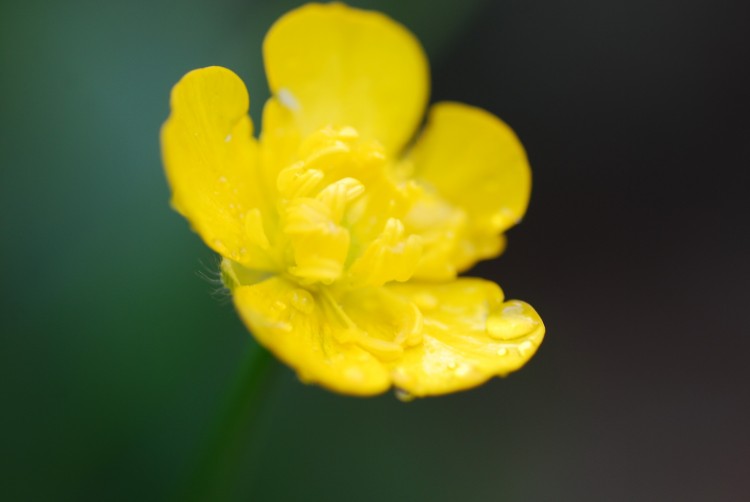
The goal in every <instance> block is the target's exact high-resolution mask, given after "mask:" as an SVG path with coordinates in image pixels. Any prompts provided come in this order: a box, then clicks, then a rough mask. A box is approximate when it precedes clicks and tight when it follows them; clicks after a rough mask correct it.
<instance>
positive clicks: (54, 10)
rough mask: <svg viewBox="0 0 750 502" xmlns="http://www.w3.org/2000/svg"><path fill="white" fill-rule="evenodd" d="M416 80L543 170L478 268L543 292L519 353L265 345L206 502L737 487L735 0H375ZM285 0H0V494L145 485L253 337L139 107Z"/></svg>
mask: <svg viewBox="0 0 750 502" xmlns="http://www.w3.org/2000/svg"><path fill="white" fill-rule="evenodd" d="M352 3H353V4H355V5H359V6H364V7H368V8H376V9H378V10H383V11H385V12H387V13H389V14H390V15H391V16H393V17H394V18H396V19H398V20H400V21H401V22H402V23H404V24H406V25H407V26H408V27H410V28H411V29H412V30H413V31H414V32H415V33H416V34H417V36H418V37H419V38H420V39H421V40H422V42H423V43H424V44H425V46H426V49H427V51H428V54H429V56H430V60H431V63H432V69H433V92H432V96H433V100H443V99H451V100H457V101H463V102H468V103H470V104H474V105H478V106H481V107H483V108H486V109H488V110H490V111H492V112H494V113H495V114H497V115H499V116H500V117H502V118H503V119H504V120H506V121H507V122H508V123H509V124H511V125H512V126H513V128H514V129H515V130H516V131H517V133H518V134H519V136H520V137H521V139H522V141H523V142H524V144H525V145H526V148H527V150H528V153H529V157H530V159H531V163H532V168H533V172H534V183H535V186H534V191H533V193H532V200H531V206H530V209H529V212H528V214H527V217H526V219H525V221H524V222H523V224H522V225H521V226H519V227H517V228H516V229H514V230H512V231H511V232H510V235H509V237H510V245H509V248H508V250H507V252H506V253H505V255H504V256H502V257H501V258H500V259H499V260H496V261H493V262H489V263H485V264H483V265H481V266H480V267H478V269H477V270H475V271H474V273H475V274H478V275H482V276H484V277H488V278H491V279H493V280H496V281H498V282H499V283H500V284H501V285H502V286H503V288H504V290H505V291H506V293H507V294H508V296H510V297H515V298H522V299H524V300H527V301H528V302H530V303H531V304H532V305H534V306H535V307H536V308H537V310H538V311H539V312H540V313H541V315H542V317H543V319H544V320H545V323H546V325H547V338H546V340H545V342H544V344H543V345H542V347H541V349H540V351H539V353H538V354H537V356H536V357H535V358H534V359H533V360H532V361H531V362H530V363H529V364H528V366H527V367H526V368H525V369H524V370H522V371H520V372H518V373H516V374H513V375H511V376H510V377H508V378H506V379H504V380H500V379H498V380H494V381H492V382H490V383H488V384H487V385H485V386H483V387H481V388H479V389H476V390H473V391H470V392H465V393H461V394H457V395H451V396H446V397H441V398H436V399H425V400H419V401H415V402H412V403H408V404H404V403H401V402H399V401H397V400H396V399H394V397H393V396H392V395H386V396H383V397H379V398H375V399H367V400H362V399H355V398H347V397H341V396H338V395H334V394H330V393H328V392H326V391H323V390H321V389H318V388H316V387H308V386H305V385H303V384H300V383H299V382H298V381H297V380H296V378H295V377H294V375H293V374H292V373H291V371H289V370H288V369H286V368H282V369H280V370H279V371H278V376H277V377H276V379H275V380H274V383H273V392H272V393H271V395H270V397H269V398H268V400H267V402H266V404H265V407H264V408H263V410H262V412H261V414H260V416H259V417H258V418H257V421H256V423H255V425H254V427H255V429H256V431H255V435H254V436H253V437H252V438H250V439H247V438H245V439H243V443H242V444H240V445H238V447H239V450H240V451H241V452H243V453H242V454H241V455H240V465H239V468H238V470H237V473H236V475H235V474H234V473H230V474H229V475H228V477H229V478H230V481H229V482H228V485H227V486H228V488H227V492H226V496H225V497H224V498H226V499H227V500H301V501H302V500H304V501H308V500H326V501H351V500H358V501H375V500H430V501H454V500H466V501H475V500H476V501H483V500H507V501H581V500H586V501H588V500H592V501H600V500H607V501H620V500H622V501H632V500H639V501H643V500H649V501H650V500H653V501H664V500H681V501H692V500H695V501H707V500H711V501H734V500H737V501H740V500H748V497H750V479H749V478H750V470H749V467H750V432H749V427H748V425H749V424H750V400H749V399H748V390H747V389H748V381H750V379H749V378H748V371H747V370H746V367H747V365H748V363H747V358H748V354H750V336H749V335H750V330H749V329H748V327H749V326H748V322H747V320H746V311H747V310H748V300H750V294H748V289H747V287H748V278H750V267H749V266H748V253H749V252H750V237H749V236H748V229H749V228H750V226H749V225H748V220H747V216H748V211H747V209H748V200H747V199H748V198H747V191H748V189H749V188H750V175H748V167H750V166H749V165H748V161H749V160H750V122H749V121H748V119H747V117H748V114H749V113H750V98H749V97H748V89H750V71H749V66H750V30H749V29H748V25H749V21H750V16H748V13H749V12H748V8H747V7H745V6H744V3H743V2H738V1H734V2H733V1H730V0H714V1H707V0H661V1H646V0H576V1H570V2H555V1H551V0H497V1H491V2H490V1H482V0H463V1H458V0H457V1H455V2H448V1H444V2H436V1H426V0H425V1H412V2H398V1H396V0H392V1H383V2H376V1H370V2H352ZM294 5H298V3H296V2H291V1H276V2H271V1H255V2H251V1H242V0H218V1H212V2H208V1H206V2H199V1H197V0H188V1H182V2H177V1H173V0H172V1H170V0H152V1H149V2H142V1H131V2H122V3H114V2H102V1H93V0H92V1H87V0H72V1H68V2H55V1H52V0H27V1H24V2H21V1H8V0H0V168H1V169H2V171H1V172H0V225H1V226H0V229H1V230H2V246H0V257H1V258H2V260H1V263H2V266H3V274H2V282H1V285H0V288H2V316H1V317H0V322H1V323H2V324H1V325H0V327H1V329H2V339H1V341H0V343H1V346H0V391H1V392H2V393H1V394H0V403H1V406H2V410H1V411H0V448H1V452H2V457H0V462H2V464H1V465H0V498H2V499H3V500H13V501H15V500H24V501H25V500H34V501H37V500H75V501H83V500H86V501H88V500H164V499H166V498H167V497H168V496H169V495H170V494H172V493H174V491H175V489H176V487H177V486H178V485H179V484H180V483H181V482H182V481H181V480H182V479H183V478H184V476H185V472H187V471H186V470H187V469H188V466H189V465H190V464H191V462H193V461H194V458H195V456H196V454H197V453H196V452H197V451H198V450H199V449H200V444H201V442H202V441H205V437H206V435H207V433H208V430H209V429H210V427H211V424H212V423H213V422H214V420H215V415H216V414H217V409H219V408H220V407H221V403H222V402H224V400H225V399H226V393H227V389H228V388H229V387H231V385H232V384H231V382H232V381H233V380H234V379H235V378H236V375H237V374H238V372H239V367H240V365H241V361H242V359H243V358H244V357H245V355H244V354H245V353H246V352H247V351H249V350H252V349H253V342H252V340H251V338H250V336H249V335H248V334H247V332H246V330H245V329H244V328H243V326H242V325H241V323H240V322H239V321H238V319H237V316H236V315H235V313H234V312H233V310H232V307H231V304H230V303H228V302H227V301H222V300H221V299H216V298H215V297H214V296H212V291H213V290H214V288H215V285H213V284H211V283H210V282H209V281H207V280H206V279H204V278H202V277H200V275H201V274H205V275H208V276H209V277H211V276H214V277H215V274H214V270H215V268H216V264H217V260H216V259H215V257H214V256H213V255H212V253H211V252H210V251H208V250H207V249H206V248H205V247H204V246H203V244H202V243H201V242H200V240H199V239H198V237H197V236H196V235H194V234H192V233H191V232H190V231H189V230H188V225H187V224H186V223H185V222H184V221H183V220H182V218H180V217H179V216H178V215H177V214H176V213H174V212H173V211H171V210H170V208H169V206H168V199H169V191H168V188H167V186H166V183H165V180H164V176H163V173H162V168H161V162H160V154H159V144H158V130H159V127H160V125H161V123H162V122H163V120H164V119H165V118H166V116H167V113H168V93H169V90H170V88H171V86H172V85H173V84H174V83H175V82H177V80H178V79H179V78H180V77H181V76H182V75H183V74H184V73H185V72H187V71H188V70H190V69H193V68H197V67H201V66H207V65H211V64H219V65H223V66H227V67H229V68H232V69H234V70H235V71H236V72H237V73H238V74H239V75H240V76H242V77H243V79H244V80H245V82H246V83H247V84H248V87H249V89H250V92H251V100H252V105H251V106H252V109H253V111H252V113H253V116H254V118H255V119H256V123H258V122H257V121H258V119H259V112H260V110H261V104H262V102H263V101H264V100H265V98H266V96H267V91H266V89H265V87H266V83H265V78H264V76H263V68H262V61H261V52H260V44H261V41H262V38H263V35H264V34H265V32H266V30H267V29H268V27H269V26H270V25H271V23H272V22H273V20H274V19H276V18H277V17H278V16H279V15H281V14H282V13H283V12H285V11H286V10H288V9H289V8H290V7H292V6H294Z"/></svg>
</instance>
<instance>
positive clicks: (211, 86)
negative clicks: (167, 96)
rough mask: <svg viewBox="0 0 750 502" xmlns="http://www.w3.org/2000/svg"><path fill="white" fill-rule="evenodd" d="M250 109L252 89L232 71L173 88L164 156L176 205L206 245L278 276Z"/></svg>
mask: <svg viewBox="0 0 750 502" xmlns="http://www.w3.org/2000/svg"><path fill="white" fill-rule="evenodd" d="M248 107H249V98H248V94H247V90H246V88H245V85H244V84H243V83H242V81H241V80H240V78H239V77H237V75H235V74H234V73H232V72H231V71H230V70H227V69H225V68H221V67H209V68H203V69H199V70H194V71H191V72H190V73H188V74H187V75H185V76H184V77H183V78H182V80H180V81H179V82H178V83H177V85H175V86H174V88H173V89H172V96H171V108H172V111H171V114H170V116H169V119H168V120H167V121H166V123H165V124H164V126H163V128H162V131H161V144H162V156H163V160H164V168H165V171H166V174H167V179H168V180H169V184H170V185H171V187H172V205H173V206H174V208H175V209H176V210H177V211H178V212H180V213H181V214H182V215H183V216H185V218H187V219H188V220H189V221H190V223H191V224H192V226H193V229H194V230H195V231H196V232H197V233H198V234H199V235H200V236H201V237H202V238H203V240H204V241H205V242H206V244H207V245H208V246H209V247H211V248H212V249H213V250H214V251H216V252H218V253H219V254H221V255H222V256H224V257H227V258H231V259H233V260H235V261H238V262H240V263H243V264H245V265H248V266H252V267H254V268H261V269H271V268H273V266H274V265H273V263H272V261H270V260H269V257H268V249H269V243H268V235H267V229H266V228H265V227H266V226H267V224H268V220H267V215H268V213H269V212H268V211H267V209H266V203H265V202H264V197H265V196H264V194H263V190H262V189H260V187H259V186H258V183H257V181H256V178H257V175H256V174H255V173H256V172H257V171H258V169H259V167H258V146H257V142H256V140H255V139H254V138H253V136H252V133H253V126H252V122H251V120H250V118H249V117H248V115H247V112H248Z"/></svg>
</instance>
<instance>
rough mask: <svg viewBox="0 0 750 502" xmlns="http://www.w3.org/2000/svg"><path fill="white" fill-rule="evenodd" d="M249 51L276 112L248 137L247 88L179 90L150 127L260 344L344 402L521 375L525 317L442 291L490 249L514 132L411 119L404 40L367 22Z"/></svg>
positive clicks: (507, 212) (296, 27) (510, 172)
mask: <svg viewBox="0 0 750 502" xmlns="http://www.w3.org/2000/svg"><path fill="white" fill-rule="evenodd" d="M263 53H264V59H265V65H266V71H267V74H268V81H269V83H270V87H271V91H272V93H273V97H272V98H271V99H269V100H268V101H267V102H266V104H265V108H264V110H263V124H262V125H263V127H262V132H261V134H260V137H259V139H255V138H254V137H253V125H252V122H251V120H250V118H249V117H248V115H247V112H248V109H249V98H248V94H247V90H246V89H245V86H244V84H243V83H242V81H241V80H240V79H239V78H238V77H237V76H236V75H235V74H234V73H232V72H231V71H229V70H227V69H225V68H219V67H210V68H203V69H199V70H195V71H192V72H190V73H188V74H187V75H185V77H183V78H182V80H181V81H180V82H179V83H178V84H177V85H176V86H175V87H174V89H173V90H172V97H171V108H172V112H171V115H170V117H169V119H168V120H167V122H166V123H165V124H164V127H163V129H162V150H163V158H164V165H165V169H166V173H167V177H168V179H169V183H170V185H171V187H172V191H173V198H172V204H173V206H174V208H175V209H176V210H177V211H179V212H180V213H181V214H182V215H184V216H185V217H186V218H187V219H188V220H189V221H190V223H191V224H192V227H193V229H194V230H195V231H196V232H197V233H198V234H199V235H200V236H201V237H202V238H203V240H204V241H205V243H206V244H207V245H208V246H209V247H211V248H212V249H213V250H215V251H216V252H217V253H219V254H220V255H221V256H222V257H223V261H222V266H221V269H222V276H223V279H224V283H225V284H226V285H227V287H228V288H230V289H231V291H232V296H233V299H234V303H235V306H236V308H237V310H238V311H239V313H240V315H241V317H242V319H243V320H244V322H245V324H246V325H247V326H248V328H249V329H250V330H251V331H252V333H253V334H254V336H255V337H256V338H257V340H258V342H260V343H261V344H262V345H264V346H265V347H267V348H268V349H269V350H270V351H272V352H273V353H274V354H275V355H276V356H277V357H278V358H279V359H281V360H283V361H284V362H285V363H287V364H288V365H290V366H292V367H293V368H294V369H296V371H297V373H298V375H299V377H300V378H301V379H302V380H303V381H306V382H314V383H317V384H320V385H323V386H325V387H327V388H329V389H332V390H334V391H338V392H341V393H346V394H356V395H372V394H377V393H380V392H383V391H385V390H387V389H388V388H390V387H391V386H395V387H396V388H397V389H398V390H400V391H401V392H402V393H406V394H407V395H410V396H426V395H434V394H443V393H447V392H453V391H457V390H462V389H466V388H470V387H473V386H476V385H479V384H481V383H483V382H485V381H486V380H488V379H489V378H491V377H493V376H498V375H499V376H503V375H506V374H507V373H509V372H511V371H514V370H517V369H519V368H520V367H521V366H523V365H524V364H525V363H526V361H528V360H529V358H530V357H531V356H532V355H533V354H534V352H535V351H536V349H537V347H538V346H539V344H540V343H541V341H542V338H543V336H544V326H543V324H542V321H541V319H540V318H539V316H538V315H537V314H536V312H535V311H534V310H533V309H532V308H531V307H530V306H529V305H527V304H525V303H523V302H520V301H507V302H504V299H503V293H502V291H501V290H500V288H499V287H498V286H497V285H496V284H494V283H492V282H489V281H485V280H482V279H474V278H457V274H458V273H460V272H462V271H465V270H466V269H468V268H469V267H471V266H472V265H474V264H475V263H476V262H477V261H478V260H482V259H486V258H490V257H493V256H497V255H498V254H500V252H501V251H502V250H503V247H504V243H505V240H504V237H503V236H502V233H503V232H504V231H505V230H507V229H508V228H509V227H511V226H512V225H514V224H515V223H516V222H518V221H519V220H520V218H521V216H522V215H523V213H524V211H525V210H526V205H527V202H528V198H529V192H530V186H531V181H530V172H529V167H528V163H527V160H526V156H525V153H524V151H523V148H522V146H521V144H520V143H519V141H518V139H517V138H516V136H515V135H514V134H513V132H512V131H511V130H510V128H508V126H506V125H505V124H504V123H503V122H501V121H500V120H499V119H497V118H496V117H494V116H493V115H491V114H489V113H487V112H485V111H483V110H480V109H477V108H473V107H470V106H467V105H463V104H458V103H439V104H437V105H434V106H433V107H432V109H431V111H430V114H429V116H428V121H427V125H426V127H425V128H424V130H423V131H422V132H421V133H420V134H419V135H418V137H417V138H416V141H414V142H413V146H409V145H411V143H410V141H411V140H412V139H413V136H414V135H415V131H416V130H417V126H418V125H419V123H420V121H421V119H422V115H423V113H424V110H425V106H426V102H427V98H428V90H429V89H428V87H429V70H428V66H427V60H426V57H425V55H424V53H423V50H422V48H421V46H420V45H419V42H418V41H417V40H416V39H415V38H414V36H413V35H412V34H411V33H409V31H407V30H406V29H405V28H404V27H403V26H401V25H399V24H397V23H396V22H394V21H393V20H391V19H389V18H387V17H385V16H383V15H382V14H379V13H375V12H368V11H363V10H358V9H352V8H349V7H347V6H345V5H342V4H326V5H320V4H309V5H306V6H304V7H301V8H299V9H296V10H294V11H291V12H289V13H287V14H286V15H284V16H283V17H282V18H281V19H279V20H278V21H277V22H276V23H275V24H274V25H273V27H272V28H271V30H270V32H269V33H268V35H267V36H266V39H265V42H264V46H263Z"/></svg>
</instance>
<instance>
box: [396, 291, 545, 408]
mask: <svg viewBox="0 0 750 502" xmlns="http://www.w3.org/2000/svg"><path fill="white" fill-rule="evenodd" d="M388 289H389V290H390V291H391V292H392V293H394V294H396V295H398V296H400V297H402V298H403V299H404V300H409V301H413V302H414V303H415V304H416V305H417V306H418V307H419V308H420V310H421V312H422V315H423V321H422V323H423V331H422V337H423V339H422V343H421V344H418V345H415V346H414V347H412V348H409V349H407V350H405V351H404V354H403V357H402V358H400V359H399V360H397V361H396V362H394V363H392V366H391V368H392V378H393V383H394V385H395V386H396V387H398V388H399V389H401V390H402V391H404V392H406V393H408V394H409V395H412V396H417V397H419V396H427V395H435V394H444V393H448V392H455V391H458V390H463V389H467V388H470V387H474V386H477V385H479V384H481V383H483V382H485V381H486V380H488V379H490V378H491V377H493V376H505V375H506V374H508V373H510V372H512V371H515V370H517V369H519V368H521V366H523V365H524V364H525V363H526V362H527V361H528V360H529V359H530V358H531V356H532V355H534V353H535V352H536V349H537V348H538V347H539V344H540V343H541V342H542V339H543V338H544V325H543V324H542V320H541V319H540V318H539V315H538V314H537V313H536V312H535V311H534V309H533V308H531V307H530V306H529V305H527V304H526V303H523V302H520V301H516V300H511V301H508V302H503V293H502V291H501V290H500V288H499V287H498V286H497V285H496V284H495V283H492V282H489V281H484V280H481V279H473V278H463V279H459V280H457V281H454V282H449V283H444V284H413V283H406V284H392V285H389V286H388Z"/></svg>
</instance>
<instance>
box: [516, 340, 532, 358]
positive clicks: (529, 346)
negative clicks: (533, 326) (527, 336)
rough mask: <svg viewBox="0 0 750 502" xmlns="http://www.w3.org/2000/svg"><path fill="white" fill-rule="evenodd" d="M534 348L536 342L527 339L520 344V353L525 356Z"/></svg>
mask: <svg viewBox="0 0 750 502" xmlns="http://www.w3.org/2000/svg"><path fill="white" fill-rule="evenodd" d="M533 349H534V344H533V343H531V340H526V341H525V342H523V343H522V344H521V345H519V346H518V353H519V354H521V356H522V357H523V356H525V355H526V353H527V352H530V351H531V350H533Z"/></svg>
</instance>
